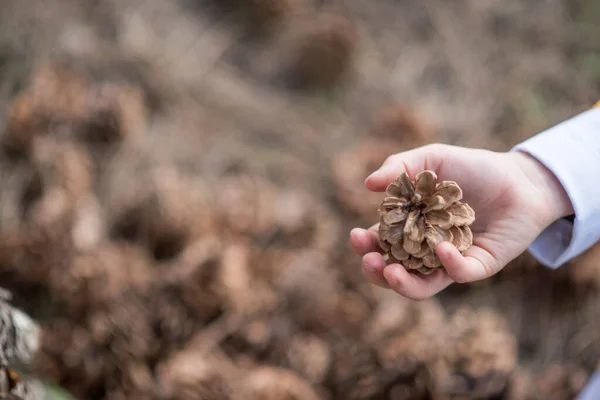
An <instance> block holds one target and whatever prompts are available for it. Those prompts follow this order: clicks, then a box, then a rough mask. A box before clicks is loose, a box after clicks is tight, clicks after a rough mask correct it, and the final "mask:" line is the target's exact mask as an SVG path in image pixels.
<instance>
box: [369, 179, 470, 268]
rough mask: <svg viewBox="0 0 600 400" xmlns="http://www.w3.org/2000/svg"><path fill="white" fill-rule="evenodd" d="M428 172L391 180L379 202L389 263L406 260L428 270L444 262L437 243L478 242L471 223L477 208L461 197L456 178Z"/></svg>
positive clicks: (381, 232) (383, 246) (407, 265)
mask: <svg viewBox="0 0 600 400" xmlns="http://www.w3.org/2000/svg"><path fill="white" fill-rule="evenodd" d="M437 180H438V177H437V175H436V174H435V173H434V172H433V171H428V170H426V171H422V172H420V173H419V174H418V175H417V176H416V177H415V179H414V181H411V180H410V178H409V176H408V174H407V173H403V174H402V175H400V176H399V177H398V178H397V179H396V180H395V181H394V182H392V183H390V184H389V185H388V187H387V188H386V191H385V198H384V199H383V201H382V202H381V204H380V206H379V216H380V218H379V243H380V247H381V249H382V250H383V252H384V253H385V256H386V257H387V261H386V262H387V263H400V264H402V265H403V266H404V267H405V268H406V269H408V270H417V271H419V272H421V273H423V274H429V273H432V272H433V271H434V270H436V269H437V268H440V267H442V264H441V261H440V259H439V258H438V256H437V255H436V254H435V251H434V249H435V247H436V246H437V245H438V244H439V243H441V242H443V241H447V242H450V243H452V244H453V245H454V246H455V247H456V248H457V249H458V250H459V251H460V252H464V251H466V250H467V249H469V247H471V245H472V244H473V233H472V231H471V229H470V227H469V225H470V224H472V223H473V221H474V220H475V211H474V210H473V209H472V208H471V207H470V206H469V205H468V204H466V203H463V202H462V201H461V200H462V198H463V192H462V189H461V188H460V187H459V186H458V184H457V183H456V182H453V181H442V182H440V183H437Z"/></svg>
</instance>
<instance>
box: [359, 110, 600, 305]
mask: <svg viewBox="0 0 600 400" xmlns="http://www.w3.org/2000/svg"><path fill="white" fill-rule="evenodd" d="M423 169H432V170H434V171H435V172H436V173H437V175H438V177H439V178H440V179H448V180H453V181H456V182H457V183H458V184H459V186H461V187H462V188H463V191H464V196H465V199H466V201H467V202H468V203H469V204H470V205H471V206H472V207H473V208H474V209H475V212H476V221H475V223H474V225H473V232H474V245H473V246H472V247H471V248H470V249H469V250H468V251H467V252H465V254H464V255H461V254H460V253H459V252H458V250H457V249H456V248H455V247H454V246H452V245H451V244H450V243H445V242H442V243H440V244H439V245H438V246H437V247H436V253H437V255H438V257H439V258H440V260H441V262H442V264H443V266H444V270H441V271H437V272H435V273H433V274H430V275H427V276H420V275H418V274H409V273H408V272H407V271H406V270H405V269H404V267H402V266H401V265H400V264H391V265H385V262H384V260H383V257H382V255H381V253H380V249H379V247H378V245H377V233H376V232H377V231H376V229H374V228H373V227H372V228H371V229H370V230H364V229H360V228H356V229H354V230H352V232H351V235H350V243H351V245H352V248H353V249H354V251H355V252H356V253H357V254H358V255H360V256H362V261H363V273H364V275H365V277H366V278H367V279H368V280H369V281H370V282H372V283H374V284H376V285H379V286H382V287H386V288H391V289H393V290H394V291H396V292H397V293H399V294H401V295H403V296H405V297H409V298H412V299H424V298H428V297H430V296H433V295H435V294H436V293H438V292H439V291H441V290H443V289H444V288H445V287H447V286H448V285H450V284H452V283H454V282H459V283H462V282H472V281H476V280H480V279H485V278H487V277H489V276H491V275H493V274H495V273H497V272H498V271H500V270H501V269H502V268H504V266H506V264H508V263H509V262H510V261H512V260H513V259H514V258H516V257H517V256H518V255H520V254H521V253H522V252H523V251H526V250H527V249H529V250H530V251H531V252H532V253H533V254H534V256H536V257H538V258H539V259H540V261H541V262H543V263H544V264H546V265H548V266H550V267H554V268H555V267H558V266H559V265H561V264H563V263H564V262H566V261H568V260H570V259H572V258H573V257H575V256H577V255H579V254H581V253H582V252H584V251H585V250H587V249H588V248H589V247H591V246H592V245H593V244H594V243H595V242H597V241H598V240H599V239H600V109H593V110H590V111H587V112H584V113H582V114H580V115H578V116H576V117H573V118H572V119H570V120H567V121H565V122H563V123H561V124H559V125H556V126H555V127H553V128H551V129H548V130H547V131H544V132H542V133H540V134H538V135H537V136H535V137H533V138H531V139H529V140H527V141H525V142H523V143H521V144H520V145H518V146H516V147H515V148H514V149H513V150H512V151H510V152H507V153H497V152H491V151H487V150H481V149H469V148H463V147H456V146H447V145H429V146H424V147H421V148H417V149H414V150H410V151H407V152H403V153H399V154H395V155H392V156H390V157H389V158H388V159H387V160H386V162H385V163H384V164H383V165H382V166H381V168H380V169H379V170H377V171H376V172H375V173H373V174H372V175H371V176H369V177H368V178H367V180H366V182H365V184H366V186H367V188H368V189H369V190H372V191H377V192H382V191H384V190H385V187H386V186H387V185H388V184H389V183H390V182H392V181H393V180H394V179H395V178H396V177H397V176H398V175H400V174H401V173H403V172H407V173H408V174H409V175H410V176H411V177H414V176H415V175H416V174H417V173H418V172H420V171H422V170H423ZM573 214H574V215H575V219H574V223H573V222H570V221H569V220H568V219H566V217H569V216H572V215H573ZM571 232H572V236H573V237H572V238H570V236H571V235H570V233H571Z"/></svg>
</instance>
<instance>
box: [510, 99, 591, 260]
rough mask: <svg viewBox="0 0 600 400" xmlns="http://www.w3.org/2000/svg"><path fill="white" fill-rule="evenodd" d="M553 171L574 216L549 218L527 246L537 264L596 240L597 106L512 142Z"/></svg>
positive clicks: (572, 252)
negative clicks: (545, 227) (568, 199)
mask: <svg viewBox="0 0 600 400" xmlns="http://www.w3.org/2000/svg"><path fill="white" fill-rule="evenodd" d="M511 151H523V152H527V153H529V154H530V155H531V156H533V157H535V158H536V159H537V160H539V161H540V162H541V163H542V164H544V165H545V166H546V167H547V168H548V169H549V170H550V171H552V172H553V173H554V175H555V176H556V177H557V179H558V180H559V181H560V183H561V184H562V185H563V187H564V188H565V190H566V192H567V194H568V196H569V198H570V200H571V203H572V204H573V208H574V210H575V219H574V221H573V222H571V221H568V220H566V219H561V220H559V221H556V222H554V223H553V224H552V225H551V226H550V227H548V228H547V229H546V230H545V231H544V232H542V233H541V234H540V235H539V236H538V237H537V239H536V240H535V241H534V242H533V243H532V245H531V246H530V247H529V252H530V253H531V254H532V255H533V256H534V257H535V258H537V259H538V260H539V261H540V262H541V263H542V264H544V265H546V266H547V267H550V268H558V267H560V266H561V265H563V264H565V263H566V262H568V261H570V260H571V259H573V258H574V257H576V256H578V255H580V254H581V253H583V252H585V251H586V250H588V249H589V248H590V247H592V246H593V245H594V244H595V243H596V242H598V241H599V240H600V108H593V109H591V110H588V111H585V112H582V113H581V114H578V115H576V116H575V117H573V118H571V119H568V120H566V121H564V122H562V123H560V124H558V125H555V126H553V127H552V128H550V129H548V130H546V131H543V132H541V133H539V134H537V135H536V136H533V137H532V138H530V139H528V140H526V141H524V142H522V143H520V144H518V145H517V146H515V147H513V148H512V149H511Z"/></svg>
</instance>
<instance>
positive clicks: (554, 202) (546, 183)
mask: <svg viewBox="0 0 600 400" xmlns="http://www.w3.org/2000/svg"><path fill="white" fill-rule="evenodd" d="M509 154H511V155H513V156H514V157H515V158H516V162H517V165H518V166H519V167H520V170H521V171H522V172H523V174H524V176H525V178H526V180H527V181H528V183H530V185H531V186H530V188H531V190H532V191H531V194H530V196H529V197H532V199H530V200H533V203H534V204H533V205H532V206H533V207H536V209H537V210H539V211H540V213H541V214H542V215H541V218H542V222H543V223H544V224H545V225H549V224H551V223H553V222H554V221H557V220H559V219H561V218H565V217H568V216H571V215H573V214H574V212H575V211H574V209H573V204H572V202H571V199H570V198H569V195H568V194H567V192H566V190H565V188H564V186H563V185H562V184H561V182H560V181H559V180H558V178H557V177H556V175H554V173H553V172H552V171H551V170H550V169H548V168H547V167H546V166H545V165H544V164H543V163H541V162H540V161H539V160H538V159H536V158H535V157H533V156H532V155H530V154H529V153H526V152H524V151H515V152H514V153H509Z"/></svg>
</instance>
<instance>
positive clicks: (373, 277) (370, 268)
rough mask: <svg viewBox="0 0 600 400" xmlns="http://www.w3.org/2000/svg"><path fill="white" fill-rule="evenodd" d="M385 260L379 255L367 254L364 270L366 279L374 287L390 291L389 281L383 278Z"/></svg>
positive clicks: (364, 258) (363, 264)
mask: <svg viewBox="0 0 600 400" xmlns="http://www.w3.org/2000/svg"><path fill="white" fill-rule="evenodd" d="M384 269H385V260H384V259H383V257H382V255H381V254H379V253H369V254H365V256H364V257H363V261H362V270H363V275H364V276H365V278H366V279H367V280H368V281H369V282H371V283H372V284H374V285H377V286H381V287H382V288H386V289H389V286H388V283H387V281H386V280H385V279H384V277H383V270H384Z"/></svg>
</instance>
